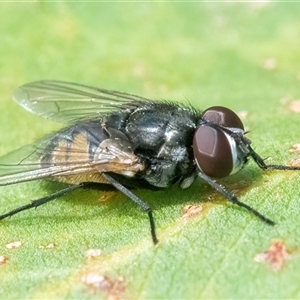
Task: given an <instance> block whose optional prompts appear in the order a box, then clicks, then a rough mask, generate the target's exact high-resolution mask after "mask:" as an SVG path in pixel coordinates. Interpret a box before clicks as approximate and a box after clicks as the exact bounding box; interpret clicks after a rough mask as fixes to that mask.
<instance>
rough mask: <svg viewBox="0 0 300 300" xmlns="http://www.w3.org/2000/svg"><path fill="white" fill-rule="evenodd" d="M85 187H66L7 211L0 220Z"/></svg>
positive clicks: (0, 216) (82, 184)
mask: <svg viewBox="0 0 300 300" xmlns="http://www.w3.org/2000/svg"><path fill="white" fill-rule="evenodd" d="M84 186H85V183H80V184H76V185H71V186H68V187H67V188H65V189H62V190H59V191H57V192H55V193H53V194H51V195H49V196H46V197H43V198H40V199H37V200H33V201H32V202H31V203H29V204H26V205H23V206H20V207H18V208H16V209H13V210H11V211H9V212H8V213H6V214H3V215H0V220H3V219H5V218H7V217H11V216H13V215H15V214H17V213H19V212H21V211H23V210H27V209H31V208H37V207H38V206H41V205H43V204H46V203H47V202H50V201H52V200H55V199H57V198H60V197H62V196H64V195H66V194H68V193H70V192H72V191H74V190H77V189H80V188H82V187H84Z"/></svg>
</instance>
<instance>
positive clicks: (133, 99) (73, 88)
mask: <svg viewBox="0 0 300 300" xmlns="http://www.w3.org/2000/svg"><path fill="white" fill-rule="evenodd" d="M13 97H14V100H15V101H16V102H17V103H18V104H20V105H21V106H22V107H24V108H25V109H26V110H28V111H30V112H32V113H34V114H36V115H38V116H42V117H44V118H46V119H50V120H53V121H56V122H61V123H72V122H74V121H77V120H79V119H86V118H94V117H97V116H99V115H101V114H106V113H109V112H111V111H115V110H119V109H121V108H122V109H134V108H136V107H137V106H139V105H140V103H141V102H144V101H150V100H149V99H146V98H143V97H139V96H136V95H132V94H127V93H122V92H118V91H111V90H105V89H100V88H95V87H91V86H87V85H82V84H77V83H72V82H65V81H56V80H44V81H36V82H31V83H27V84H25V85H22V86H20V87H19V88H17V89H16V90H15V92H14V96H13Z"/></svg>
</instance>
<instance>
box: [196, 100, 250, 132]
mask: <svg viewBox="0 0 300 300" xmlns="http://www.w3.org/2000/svg"><path fill="white" fill-rule="evenodd" d="M202 118H203V119H204V120H206V121H209V122H212V123H215V124H217V125H221V126H225V127H230V128H240V129H242V130H244V125H243V123H242V121H241V119H240V118H239V117H238V115H237V114H236V113H235V112H233V111H232V110H231V109H229V108H226V107H223V106H213V107H210V108H208V109H206V110H205V111H204V112H203V113H202Z"/></svg>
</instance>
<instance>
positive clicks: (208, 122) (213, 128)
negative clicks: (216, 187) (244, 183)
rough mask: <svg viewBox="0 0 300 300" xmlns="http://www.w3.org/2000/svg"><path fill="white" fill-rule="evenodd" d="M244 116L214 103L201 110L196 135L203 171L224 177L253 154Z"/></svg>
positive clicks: (197, 153)
mask: <svg viewBox="0 0 300 300" xmlns="http://www.w3.org/2000/svg"><path fill="white" fill-rule="evenodd" d="M244 134H245V131H244V125H243V123H242V121H241V119H240V118H239V117H238V116H237V114H236V113H234V112H233V111H232V110H230V109H228V108H226V107H222V106H213V107H210V108H208V109H206V110H205V111H204V112H203V113H202V117H201V120H200V122H199V124H198V126H197V129H196V131H195V134H194V138H193V151H194V157H195V161H196V163H197V165H198V168H199V170H200V172H202V173H204V174H205V175H207V176H209V177H212V178H222V177H226V176H228V175H231V174H234V173H236V172H238V171H239V170H240V169H241V168H242V167H243V166H244V164H245V163H246V162H247V160H248V157H249V155H250V149H249V145H250V143H251V142H250V140H248V139H247V138H246V137H245V136H244Z"/></svg>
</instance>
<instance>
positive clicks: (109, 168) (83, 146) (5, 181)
mask: <svg viewBox="0 0 300 300" xmlns="http://www.w3.org/2000/svg"><path fill="white" fill-rule="evenodd" d="M100 130H104V129H103V128H102V129H101V128H100ZM60 134H63V132H60V133H57V134H55V135H54V136H52V137H46V138H44V139H41V140H39V141H37V142H36V143H34V144H32V145H27V146H24V147H22V148H19V149H17V150H15V151H13V152H11V153H8V154H6V155H4V156H2V157H1V158H0V186H3V185H9V184H15V183H19V182H25V181H31V180H37V179H42V178H49V179H52V180H58V181H63V182H69V183H80V182H86V181H92V182H103V179H102V181H101V173H103V172H113V173H118V174H122V175H125V176H134V175H135V174H136V172H138V171H141V170H143V169H144V166H143V165H142V163H141V162H140V161H139V159H138V158H137V157H136V156H135V155H134V153H133V151H132V148H131V145H130V142H129V141H128V140H127V138H126V137H125V135H122V133H120V132H117V130H112V131H111V132H110V137H109V138H106V139H103V140H99V146H98V147H97V149H95V151H94V152H93V153H90V152H89V151H88V144H89V141H88V138H87V136H86V135H85V134H84V133H83V134H79V135H78V136H76V137H75V138H73V137H69V138H68V137H65V136H62V137H64V138H62V139H59V137H60V136H59V135H60ZM120 136H121V138H120ZM53 137H54V139H55V138H56V139H55V141H56V142H55V144H54V142H53V141H54V139H53ZM57 137H58V139H57ZM116 137H117V138H116ZM72 177H73V180H65V178H71V179H72ZM74 178H76V181H75V179H74Z"/></svg>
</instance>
